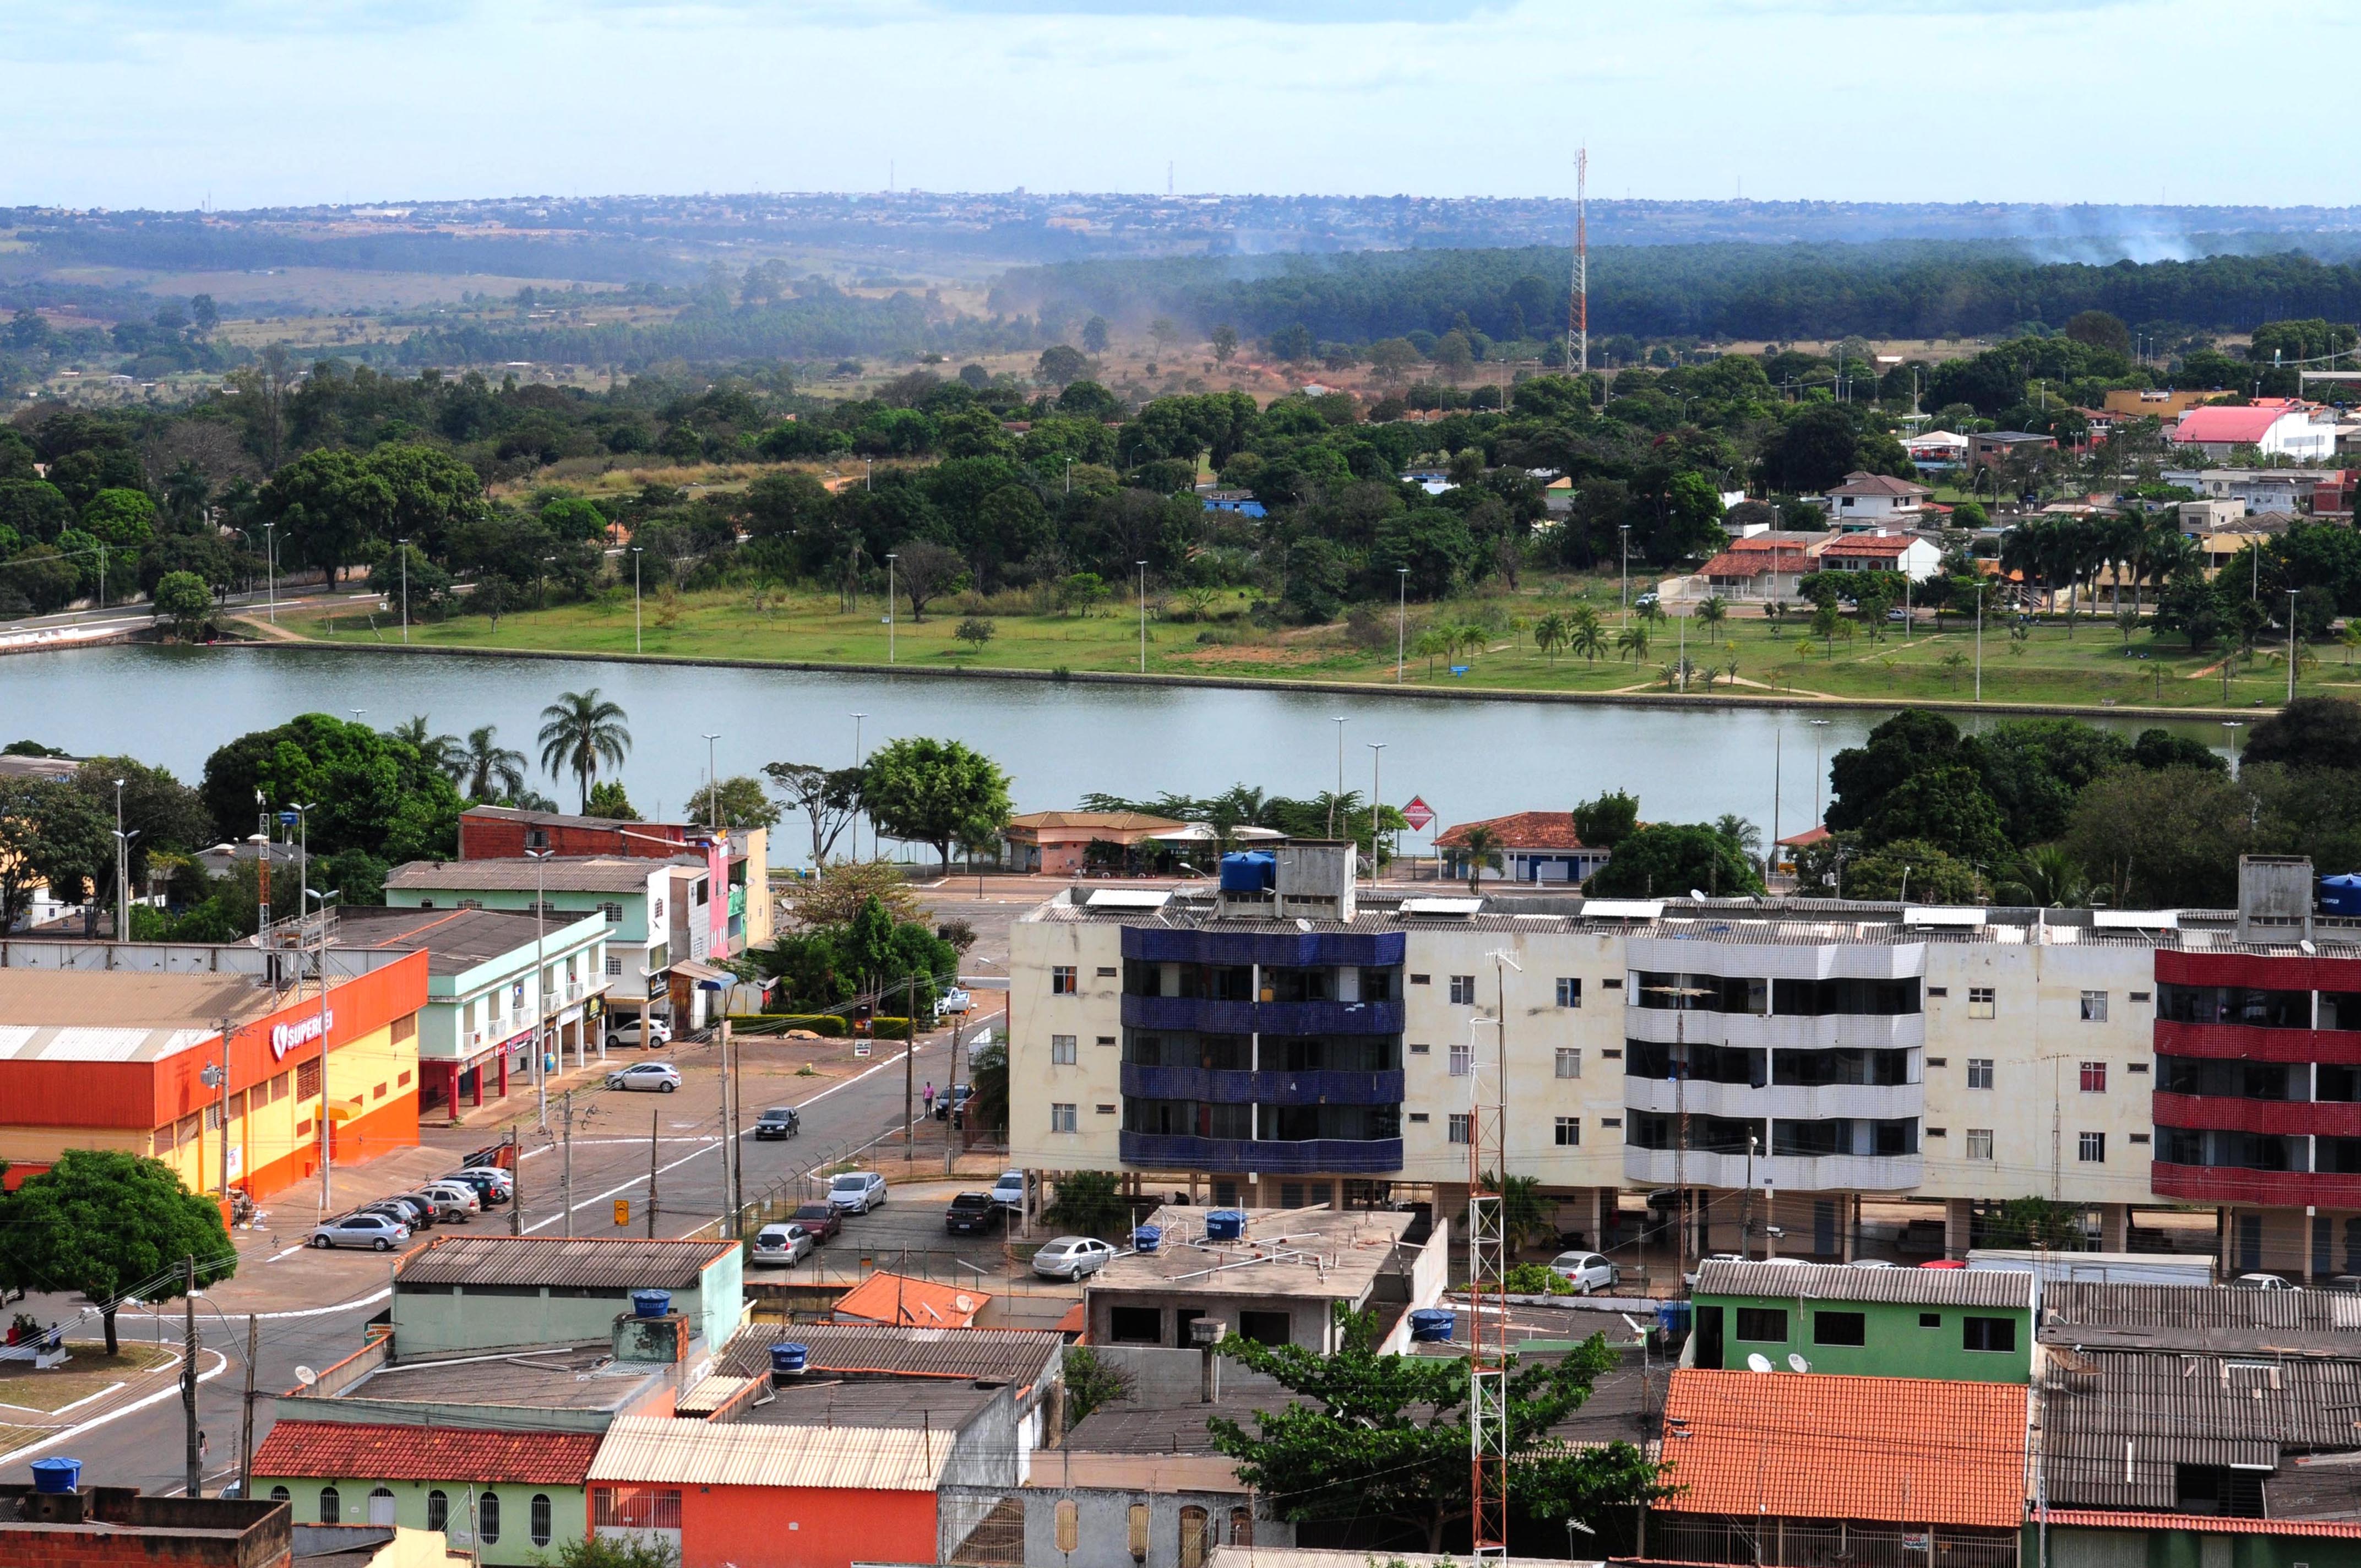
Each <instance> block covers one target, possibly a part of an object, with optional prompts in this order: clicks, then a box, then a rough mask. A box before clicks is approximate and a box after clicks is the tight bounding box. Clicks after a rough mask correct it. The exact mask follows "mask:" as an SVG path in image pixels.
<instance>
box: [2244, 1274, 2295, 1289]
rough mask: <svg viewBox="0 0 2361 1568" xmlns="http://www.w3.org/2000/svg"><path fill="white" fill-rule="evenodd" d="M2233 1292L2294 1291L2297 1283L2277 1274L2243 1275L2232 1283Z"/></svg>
mask: <svg viewBox="0 0 2361 1568" xmlns="http://www.w3.org/2000/svg"><path fill="white" fill-rule="evenodd" d="M2230 1288H2232V1289H2233V1290H2292V1289H2294V1288H2295V1283H2294V1281H2292V1280H2289V1279H2283V1278H2281V1277H2279V1276H2278V1275H2276V1274H2241V1275H2240V1276H2238V1277H2237V1278H2235V1279H2233V1280H2232V1281H2230Z"/></svg>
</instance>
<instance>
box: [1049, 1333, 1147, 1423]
mask: <svg viewBox="0 0 2361 1568" xmlns="http://www.w3.org/2000/svg"><path fill="white" fill-rule="evenodd" d="M1136 1384H1137V1378H1135V1377H1134V1376H1132V1374H1131V1371H1130V1369H1129V1368H1128V1367H1124V1366H1118V1365H1115V1363H1113V1362H1110V1361H1102V1360H1101V1359H1100V1358H1099V1354H1098V1352H1096V1351H1094V1350H1093V1349H1091V1348H1090V1347H1089V1346H1088V1345H1081V1344H1077V1345H1069V1346H1067V1347H1066V1430H1067V1431H1073V1429H1074V1428H1076V1427H1078V1426H1080V1425H1082V1422H1083V1421H1084V1420H1087V1419H1088V1418H1089V1416H1090V1413H1091V1412H1092V1411H1093V1410H1095V1409H1098V1408H1099V1407H1100V1406H1102V1405H1112V1404H1114V1403H1115V1402H1116V1401H1118V1400H1123V1399H1128V1398H1131V1395H1132V1389H1133V1387H1135V1385H1136Z"/></svg>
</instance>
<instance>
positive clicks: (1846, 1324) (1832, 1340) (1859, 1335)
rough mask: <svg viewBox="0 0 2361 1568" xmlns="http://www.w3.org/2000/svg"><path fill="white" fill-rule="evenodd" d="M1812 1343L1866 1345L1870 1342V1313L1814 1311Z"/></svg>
mask: <svg viewBox="0 0 2361 1568" xmlns="http://www.w3.org/2000/svg"><path fill="white" fill-rule="evenodd" d="M1812 1343H1814V1344H1860V1345H1865V1344H1867V1343H1869V1318H1868V1315H1867V1314H1866V1313H1862V1312H1814V1313H1813V1314H1812Z"/></svg>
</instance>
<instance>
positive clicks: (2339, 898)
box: [2320, 872, 2361, 915]
mask: <svg viewBox="0 0 2361 1568" xmlns="http://www.w3.org/2000/svg"><path fill="white" fill-rule="evenodd" d="M2320 908H2321V912H2322V913H2323V914H2325V915H2361V876H2356V875H2355V874H2353V873H2352V872H2346V873H2345V875H2343V876H2324V877H2322V878H2321V879H2320Z"/></svg>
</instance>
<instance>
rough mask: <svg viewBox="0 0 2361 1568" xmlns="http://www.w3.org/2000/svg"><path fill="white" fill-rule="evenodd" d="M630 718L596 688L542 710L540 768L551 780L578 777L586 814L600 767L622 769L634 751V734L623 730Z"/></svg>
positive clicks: (569, 695)
mask: <svg viewBox="0 0 2361 1568" xmlns="http://www.w3.org/2000/svg"><path fill="white" fill-rule="evenodd" d="M630 717H631V716H630V715H629V714H627V713H625V712H624V711H623V709H622V707H621V705H620V704H619V703H613V702H608V701H605V700H603V699H601V698H600V696H598V687H597V686H592V687H591V688H590V689H589V690H588V691H581V692H566V693H562V694H561V695H560V696H558V699H557V700H556V701H555V702H553V703H551V704H550V705H549V706H548V707H544V708H543V709H542V710H541V718H542V724H541V733H540V734H539V735H538V736H536V737H535V739H536V740H539V741H540V742H541V765H542V766H543V767H544V768H545V769H547V770H548V772H549V776H550V777H552V778H564V777H565V776H566V774H567V773H572V774H573V775H574V776H575V778H576V780H577V781H578V782H579V783H580V784H581V786H582V807H583V809H584V810H585V811H588V809H589V807H590V785H591V783H592V781H594V780H595V779H597V777H598V765H599V764H600V763H601V762H603V763H605V764H606V765H607V766H609V767H610V768H620V767H621V766H622V765H623V758H624V757H625V756H626V755H627V754H629V752H630V751H631V730H630V729H626V728H625V727H624V725H625V721H626V720H627V719H629V718H630Z"/></svg>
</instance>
